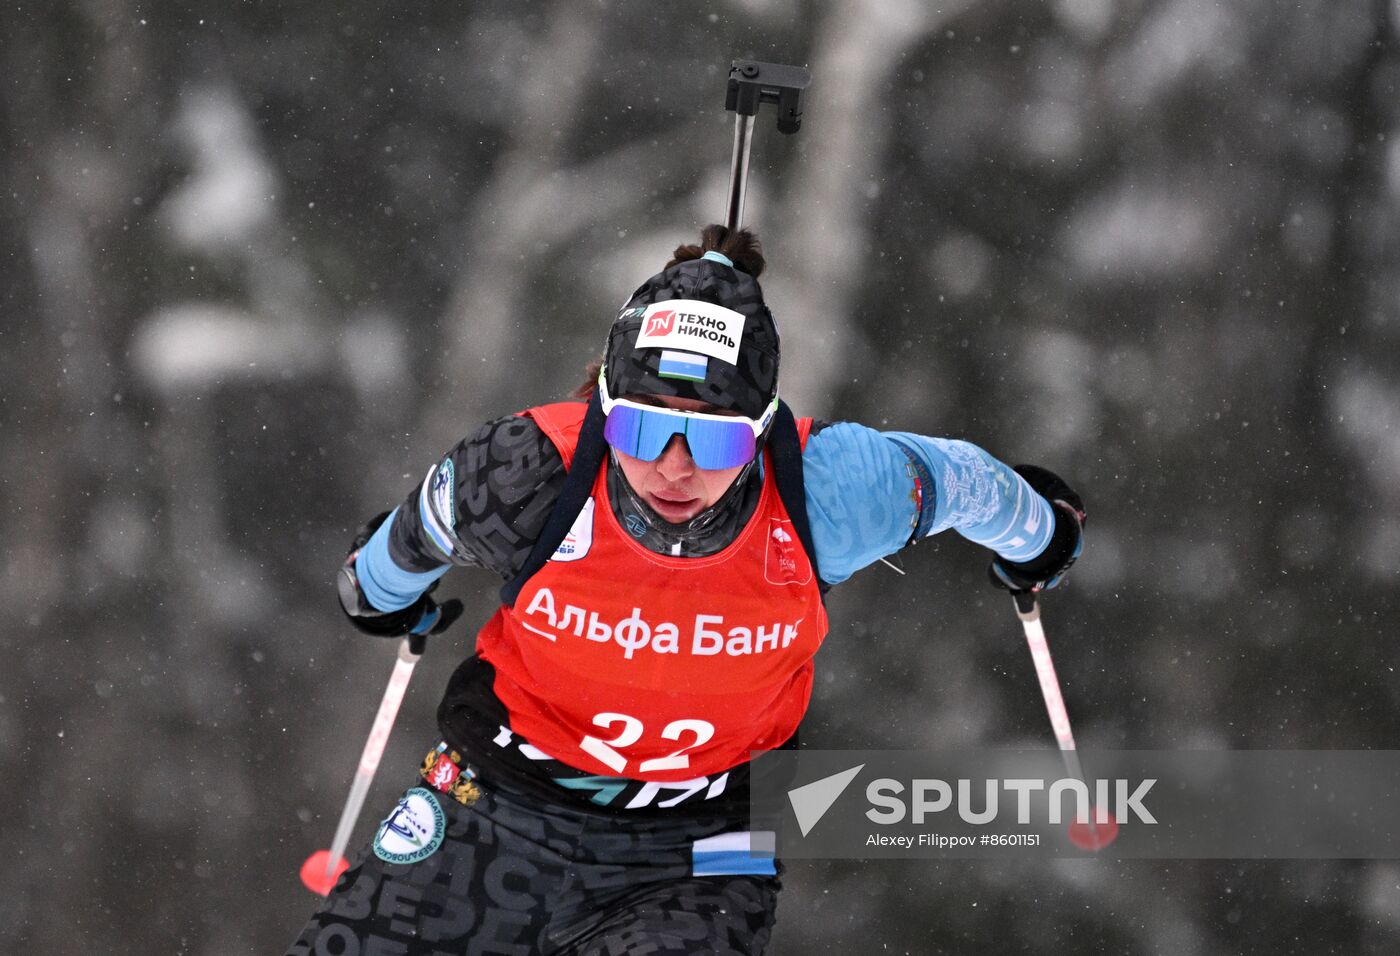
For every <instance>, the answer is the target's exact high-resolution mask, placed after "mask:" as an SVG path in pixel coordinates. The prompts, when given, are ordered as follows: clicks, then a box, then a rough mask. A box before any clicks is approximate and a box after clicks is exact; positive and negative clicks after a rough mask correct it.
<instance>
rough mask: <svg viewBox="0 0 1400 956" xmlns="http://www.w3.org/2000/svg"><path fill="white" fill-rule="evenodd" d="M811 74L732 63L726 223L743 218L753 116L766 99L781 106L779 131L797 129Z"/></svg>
mask: <svg viewBox="0 0 1400 956" xmlns="http://www.w3.org/2000/svg"><path fill="white" fill-rule="evenodd" d="M811 82H812V74H811V73H810V72H809V71H808V70H806V69H805V68H803V67H800V66H784V65H782V64H780V63H759V62H757V61H756V60H735V61H734V62H733V63H732V64H731V65H730V67H729V85H728V86H727V87H726V88H725V92H724V108H725V109H727V110H733V111H734V158H733V160H732V161H731V163H730V165H729V195H728V199H727V201H726V203H725V209H724V224H725V225H726V226H727V227H729V229H730V231H733V230H735V229H738V228H739V226H740V224H741V223H742V221H743V218H744V193H745V192H746V191H747V189H748V184H749V147H750V146H751V145H752V142H753V118H754V116H755V115H756V114H757V113H758V108H759V106H760V105H761V104H763V103H773V104H775V105H776V106H777V108H778V132H780V133H796V132H797V131H798V130H799V129H801V128H802V91H803V90H805V89H806V88H807V84H808V83H811Z"/></svg>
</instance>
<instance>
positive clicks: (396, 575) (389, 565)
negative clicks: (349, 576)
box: [355, 508, 452, 612]
mask: <svg viewBox="0 0 1400 956" xmlns="http://www.w3.org/2000/svg"><path fill="white" fill-rule="evenodd" d="M398 516H399V509H398V508H395V509H394V510H393V512H392V513H390V515H389V517H387V518H385V519H384V522H383V523H382V524H381V525H380V526H379V527H378V529H376V530H375V532H374V534H373V535H372V536H371V537H370V539H369V541H367V542H365V546H364V547H363V548H361V549H360V554H359V556H358V557H357V558H355V578H356V579H357V580H358V581H359V582H360V590H362V591H364V592H365V597H366V598H368V599H369V603H370V604H373V605H374V606H375V607H376V608H378V609H379V610H381V611H386V612H387V611H401V610H403V609H404V608H406V607H408V606H409V605H410V604H412V603H413V602H414V601H416V600H418V596H419V595H420V594H422V593H423V592H424V591H426V590H427V589H428V586H429V585H430V584H432V583H433V582H434V581H436V580H437V579H438V578H440V577H442V576H443V575H444V574H446V573H447V571H448V569H449V568H451V567H452V565H450V564H444V565H443V566H442V567H440V568H436V569H434V570H432V571H423V572H418V571H405V570H404V569H403V568H401V567H399V566H398V565H397V564H395V563H394V559H393V558H392V557H390V556H389V530H390V528H391V527H392V526H393V524H394V519H395V518H397V517H398Z"/></svg>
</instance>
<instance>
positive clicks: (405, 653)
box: [301, 634, 425, 896]
mask: <svg viewBox="0 0 1400 956" xmlns="http://www.w3.org/2000/svg"><path fill="white" fill-rule="evenodd" d="M424 643H425V638H424V637H423V635H421V634H410V635H407V636H406V637H404V639H403V640H402V641H400V642H399V654H398V659H397V660H395V661H394V670H393V672H392V673H391V674H390V675H389V684H388V686H387V687H385V688H384V699H383V700H381V701H380V702H379V713H378V714H377V715H376V716H375V718H374V726H372V727H371V728H370V731H369V737H368V739H366V740H365V749H364V750H363V751H362V752H361V753H360V765H359V767H358V768H357V769H356V771H355V779H354V782H353V783H352V784H351V785H350V796H349V798H348V799H347V800H346V801H345V809H343V810H342V811H341V812H340V823H339V824H337V826H336V828H335V839H333V840H332V841H331V847H330V849H329V850H317V851H316V852H315V853H313V854H311V855H310V856H309V857H307V858H306V862H305V863H303V864H302V865H301V881H302V883H304V884H306V888H307V889H309V890H311V891H312V892H313V893H319V894H321V895H322V896H328V895H329V894H330V891H331V889H332V888H333V887H334V886H335V883H336V880H338V879H340V874H342V873H344V872H345V871H346V870H347V869H349V868H350V863H349V861H347V860H346V859H345V855H344V854H345V846H346V844H348V843H349V842H350V831H351V830H353V829H354V828H355V821H356V820H358V819H359V817H360V809H361V808H362V807H363V806H364V803H365V795H366V794H367V793H369V785H370V782H371V781H373V780H374V775H375V773H376V772H377V771H378V770H379V760H380V758H382V757H383V756H384V747H385V745H386V744H387V743H388V742H389V732H390V731H391V730H393V728H394V719H395V718H396V717H398V714H399V705H400V704H402V703H403V695H404V692H405V691H407V690H408V680H409V678H410V677H412V676H413V665H415V664H417V663H418V658H419V657H421V656H422V655H423V647H424Z"/></svg>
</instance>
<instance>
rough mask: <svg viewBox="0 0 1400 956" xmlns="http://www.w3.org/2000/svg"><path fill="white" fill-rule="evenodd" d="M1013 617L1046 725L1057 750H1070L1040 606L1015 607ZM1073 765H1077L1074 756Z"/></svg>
mask: <svg viewBox="0 0 1400 956" xmlns="http://www.w3.org/2000/svg"><path fill="white" fill-rule="evenodd" d="M1016 616H1017V617H1019V618H1020V619H1021V627H1022V628H1023V629H1024V630H1025V632H1026V643H1027V644H1029V645H1030V648H1031V660H1032V661H1034V662H1035V674H1036V677H1038V678H1039V679H1040V695H1041V696H1042V697H1044V698H1045V709H1046V711H1048V712H1049V714H1050V726H1051V728H1052V729H1053V730H1054V731H1055V739H1056V740H1057V741H1059V744H1060V749H1061V750H1064V751H1073V750H1074V749H1075V747H1074V732H1073V731H1072V730H1071V729H1070V726H1069V713H1068V712H1067V711H1066V710H1065V699H1064V695H1062V694H1061V693H1060V678H1059V677H1058V676H1057V675H1056V674H1055V662H1054V661H1053V660H1051V658H1050V646H1049V645H1048V644H1046V643H1045V628H1044V627H1042V626H1041V624H1040V604H1039V603H1038V602H1037V603H1035V604H1033V605H1032V606H1031V609H1030V610H1029V611H1022V610H1021V609H1020V608H1019V607H1017V609H1016ZM1075 763H1076V764H1078V758H1077V757H1076V759H1075ZM1076 776H1082V775H1080V774H1076Z"/></svg>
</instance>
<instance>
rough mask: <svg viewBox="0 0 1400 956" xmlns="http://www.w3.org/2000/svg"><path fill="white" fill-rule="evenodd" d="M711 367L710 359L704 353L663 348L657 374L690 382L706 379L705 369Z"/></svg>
mask: <svg viewBox="0 0 1400 956" xmlns="http://www.w3.org/2000/svg"><path fill="white" fill-rule="evenodd" d="M709 367H710V360H709V359H707V358H705V356H703V355H694V354H692V353H690V352H672V351H671V350H669V349H662V350H661V363H660V365H659V366H658V367H657V370H656V374H657V375H660V376H661V377H662V378H683V379H685V380H686V381H688V382H703V381H705V371H706V369H708V368H709Z"/></svg>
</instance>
